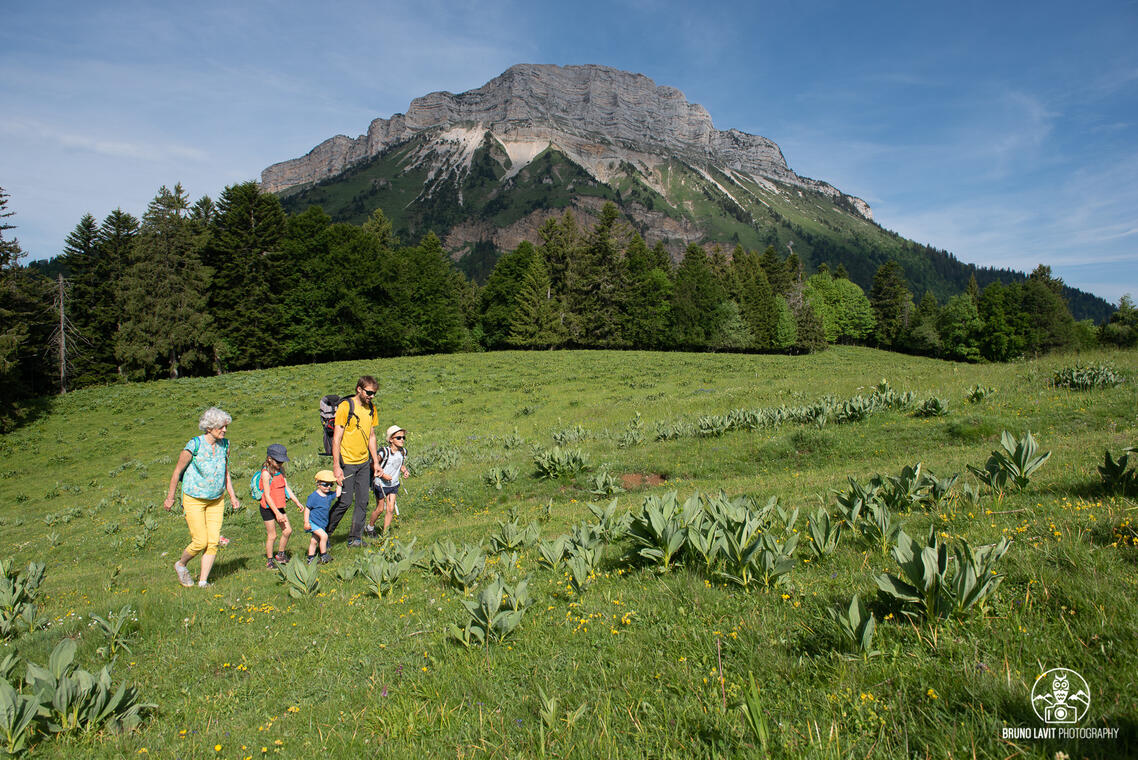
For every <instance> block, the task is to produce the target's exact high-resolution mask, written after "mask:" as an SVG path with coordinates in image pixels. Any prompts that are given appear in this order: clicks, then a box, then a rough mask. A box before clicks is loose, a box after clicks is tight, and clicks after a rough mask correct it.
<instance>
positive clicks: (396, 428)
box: [384, 425, 407, 440]
mask: <svg viewBox="0 0 1138 760" xmlns="http://www.w3.org/2000/svg"><path fill="white" fill-rule="evenodd" d="M400 430H403V428H401V427H399V426H398V425H392V426H391V427H389V428H388V429H387V435H386V436H384V437H385V438H386V439H387V440H391V436H393V435H395V434H396V433H398V432H399V431H400ZM403 432H404V433H406V432H407V431H406V430H403Z"/></svg>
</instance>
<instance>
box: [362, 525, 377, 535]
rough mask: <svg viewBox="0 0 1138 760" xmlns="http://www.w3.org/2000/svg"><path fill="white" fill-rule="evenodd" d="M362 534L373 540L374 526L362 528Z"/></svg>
mask: <svg viewBox="0 0 1138 760" xmlns="http://www.w3.org/2000/svg"><path fill="white" fill-rule="evenodd" d="M364 534H365V535H367V536H369V537H371V538H375V526H374V525H365V526H364Z"/></svg>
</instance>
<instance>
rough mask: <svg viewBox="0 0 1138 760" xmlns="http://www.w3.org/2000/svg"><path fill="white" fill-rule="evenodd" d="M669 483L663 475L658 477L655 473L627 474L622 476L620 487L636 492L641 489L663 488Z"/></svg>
mask: <svg viewBox="0 0 1138 760" xmlns="http://www.w3.org/2000/svg"><path fill="white" fill-rule="evenodd" d="M667 482H668V479H667V478H666V477H664V476H663V475H657V474H656V473H654V472H650V473H640V472H626V473H624V474H623V475H621V476H620V485H621V486H622V487H623V488H624V490H626V491H635V490H637V489H640V488H655V487H656V486H662V485H664V484H665V483H667Z"/></svg>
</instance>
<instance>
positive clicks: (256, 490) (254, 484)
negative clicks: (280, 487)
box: [249, 470, 273, 501]
mask: <svg viewBox="0 0 1138 760" xmlns="http://www.w3.org/2000/svg"><path fill="white" fill-rule="evenodd" d="M263 472H265V470H257V471H256V472H255V473H253V477H252V478H250V479H249V493H251V494H252V495H253V498H254V499H256V500H257V501H260V500H261V499H263V498H264V497H265V491H264V489H263V488H261V473H263ZM269 482H270V483H272V482H273V479H272V478H271V477H270V478H269Z"/></svg>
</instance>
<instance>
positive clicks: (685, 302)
mask: <svg viewBox="0 0 1138 760" xmlns="http://www.w3.org/2000/svg"><path fill="white" fill-rule="evenodd" d="M726 295H727V294H726V292H725V291H724V290H723V287H722V285H720V283H719V281H718V280H717V279H716V277H715V274H714V272H712V270H711V262H710V261H709V260H708V256H707V252H706V251H704V250H703V249H702V248H700V247H699V246H698V245H695V244H694V243H692V244H691V245H689V246H688V249H687V251H686V252H685V253H684V260H683V261H682V262H680V266H679V268H677V269H676V285H675V289H674V291H673V293H672V331H673V342H674V343H675V344H676V345H677V346H679V347H683V348H689V349H698V348H708V347H711V346H714V345H716V342H717V341H718V340H719V331H720V323H719V321H718V320H719V319H721V318H722V317H723V312H722V311H721V310H720V306H721V304H722V303H723V302H724V301H725V300H726Z"/></svg>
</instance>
